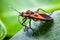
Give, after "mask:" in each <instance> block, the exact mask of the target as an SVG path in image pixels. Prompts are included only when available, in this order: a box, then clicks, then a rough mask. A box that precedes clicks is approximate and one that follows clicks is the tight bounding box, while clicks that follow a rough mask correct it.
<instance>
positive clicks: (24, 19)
mask: <svg viewBox="0 0 60 40" xmlns="http://www.w3.org/2000/svg"><path fill="white" fill-rule="evenodd" d="M19 18H20V15H18V21H19V23H20V24H21V25H23V26H25V28H24V31H27V30H28V27H27V26H26V25H25V24H24V23H25V21H26V20H27V18H23V19H22V21H23V22H22V23H21V22H20V20H19Z"/></svg>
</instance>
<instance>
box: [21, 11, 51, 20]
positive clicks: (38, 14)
mask: <svg viewBox="0 0 60 40" xmlns="http://www.w3.org/2000/svg"><path fill="white" fill-rule="evenodd" d="M22 16H23V17H29V18H32V19H36V20H42V21H46V20H51V17H50V16H49V15H47V14H44V13H42V12H39V11H34V12H32V11H30V10H27V11H26V12H24V13H23V15H22Z"/></svg>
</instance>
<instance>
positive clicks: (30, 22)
mask: <svg viewBox="0 0 60 40" xmlns="http://www.w3.org/2000/svg"><path fill="white" fill-rule="evenodd" d="M29 28H30V29H31V30H32V31H33V35H34V29H33V28H31V18H30V21H29Z"/></svg>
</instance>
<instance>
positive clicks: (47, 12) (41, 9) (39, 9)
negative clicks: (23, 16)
mask: <svg viewBox="0 0 60 40" xmlns="http://www.w3.org/2000/svg"><path fill="white" fill-rule="evenodd" d="M39 10H42V11H44V12H46V11H45V10H43V9H41V8H38V9H37V11H39ZM46 13H48V12H46Z"/></svg>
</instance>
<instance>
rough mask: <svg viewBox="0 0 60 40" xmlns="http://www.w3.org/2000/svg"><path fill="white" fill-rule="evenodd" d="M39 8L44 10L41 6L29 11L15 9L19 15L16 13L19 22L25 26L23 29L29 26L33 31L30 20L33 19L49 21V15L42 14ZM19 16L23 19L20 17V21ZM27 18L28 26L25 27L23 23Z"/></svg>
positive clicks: (25, 29) (26, 29)
mask: <svg viewBox="0 0 60 40" xmlns="http://www.w3.org/2000/svg"><path fill="white" fill-rule="evenodd" d="M12 9H13V8H12ZM14 10H15V11H17V10H16V9H14ZM39 10H42V11H44V12H46V11H45V10H43V9H41V8H38V9H37V11H31V10H27V11H25V12H19V11H17V12H18V13H19V15H18V21H19V23H20V24H21V25H23V26H25V28H24V31H28V29H29V28H30V29H31V30H32V31H33V33H34V29H32V28H31V20H34V21H38V20H40V21H49V20H51V19H52V18H51V17H50V15H47V14H44V13H43V12H40V11H39ZM46 13H47V12H46ZM20 16H22V17H23V19H22V20H23V22H22V23H21V22H20V20H19V18H20ZM27 19H29V27H27V26H26V25H25V22H26V20H27Z"/></svg>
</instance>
